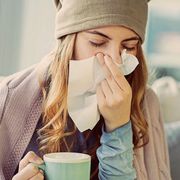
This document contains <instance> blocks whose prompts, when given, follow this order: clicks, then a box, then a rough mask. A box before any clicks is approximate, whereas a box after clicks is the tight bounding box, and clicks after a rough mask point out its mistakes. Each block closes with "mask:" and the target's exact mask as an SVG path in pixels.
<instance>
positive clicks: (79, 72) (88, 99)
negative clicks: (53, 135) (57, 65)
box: [67, 50, 139, 132]
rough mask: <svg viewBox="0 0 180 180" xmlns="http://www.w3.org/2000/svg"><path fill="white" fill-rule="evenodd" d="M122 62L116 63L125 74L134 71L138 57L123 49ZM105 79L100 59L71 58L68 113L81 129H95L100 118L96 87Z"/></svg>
mask: <svg viewBox="0 0 180 180" xmlns="http://www.w3.org/2000/svg"><path fill="white" fill-rule="evenodd" d="M121 58H122V64H117V63H115V64H116V65H117V66H118V67H119V69H120V71H122V72H123V74H124V75H128V74H130V73H132V72H133V71H134V70H135V68H136V67H137V65H138V64H139V62H138V59H137V58H136V57H135V56H133V55H131V54H127V53H126V50H123V52H122V55H121ZM104 79H105V76H104V73H103V70H102V68H101V65H100V64H99V62H98V59H97V58H96V57H95V56H93V57H90V58H88V59H83V60H70V62H69V81H68V97H67V103H68V113H69V115H70V117H71V119H72V120H73V122H74V123H75V125H76V127H77V128H78V129H79V130H80V131H81V132H83V131H85V130H87V129H91V130H92V129H93V128H94V127H95V125H96V124H97V122H98V121H99V119H100V113H99V110H98V104H97V97H96V87H97V85H98V84H99V83H100V82H101V81H102V80H104Z"/></svg>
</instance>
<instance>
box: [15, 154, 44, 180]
mask: <svg viewBox="0 0 180 180" xmlns="http://www.w3.org/2000/svg"><path fill="white" fill-rule="evenodd" d="M32 163H36V164H39V165H40V164H42V163H43V160H42V159H41V158H40V157H39V156H37V155H36V154H35V153H34V152H33V151H30V152H28V153H27V154H26V155H25V156H24V158H23V159H22V160H21V161H20V163H19V171H18V174H16V175H15V176H14V177H13V179H12V180H43V179H44V175H43V172H42V171H41V170H39V169H38V168H37V167H36V166H34V165H33V164H32Z"/></svg>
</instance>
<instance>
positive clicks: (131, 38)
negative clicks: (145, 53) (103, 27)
mask: <svg viewBox="0 0 180 180" xmlns="http://www.w3.org/2000/svg"><path fill="white" fill-rule="evenodd" d="M85 32H86V33H90V34H96V35H100V36H103V37H105V38H107V39H109V40H112V38H110V37H109V36H107V35H106V34H103V33H101V32H99V31H96V30H94V31H85ZM132 40H138V41H139V40H140V38H139V37H138V36H133V37H130V38H127V39H124V40H123V41H122V42H127V41H132Z"/></svg>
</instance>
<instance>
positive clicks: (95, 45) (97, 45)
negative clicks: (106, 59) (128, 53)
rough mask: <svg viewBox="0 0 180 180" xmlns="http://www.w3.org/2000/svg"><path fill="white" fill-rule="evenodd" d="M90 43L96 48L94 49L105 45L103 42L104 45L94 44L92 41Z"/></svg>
mask: <svg viewBox="0 0 180 180" xmlns="http://www.w3.org/2000/svg"><path fill="white" fill-rule="evenodd" d="M89 43H90V44H91V45H92V46H94V47H101V46H103V45H105V43H104V42H103V43H94V42H92V41H89Z"/></svg>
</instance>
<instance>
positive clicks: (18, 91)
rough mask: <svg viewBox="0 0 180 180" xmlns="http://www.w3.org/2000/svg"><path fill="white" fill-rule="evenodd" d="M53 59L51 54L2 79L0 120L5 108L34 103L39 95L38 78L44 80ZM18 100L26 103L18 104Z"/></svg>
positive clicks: (0, 86)
mask: <svg viewBox="0 0 180 180" xmlns="http://www.w3.org/2000/svg"><path fill="white" fill-rule="evenodd" d="M53 57H54V56H53V54H52V52H51V53H49V54H48V55H46V56H45V57H44V58H43V59H42V60H41V61H40V62H39V63H37V64H34V65H32V66H31V67H29V68H26V69H24V70H23V71H20V72H17V73H15V74H12V75H10V76H7V77H5V78H4V79H3V81H2V82H1V83H0V119H1V118H2V117H3V114H4V111H5V109H6V107H8V108H9V107H11V108H16V106H17V105H18V106H20V105H21V104H23V106H25V105H26V106H27V107H29V106H31V105H32V104H33V103H34V102H35V101H36V99H37V98H38V96H39V93H40V84H39V78H40V77H41V79H42V80H44V78H45V76H46V73H47V70H48V67H49V65H50V62H51V60H52V58H53ZM20 99H21V100H23V99H25V100H26V101H23V103H20ZM9 104H10V105H11V106H9ZM0 121H1V120H0Z"/></svg>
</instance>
